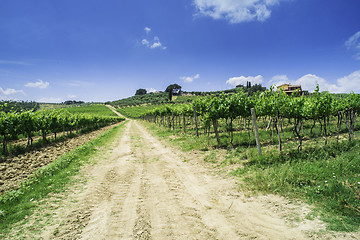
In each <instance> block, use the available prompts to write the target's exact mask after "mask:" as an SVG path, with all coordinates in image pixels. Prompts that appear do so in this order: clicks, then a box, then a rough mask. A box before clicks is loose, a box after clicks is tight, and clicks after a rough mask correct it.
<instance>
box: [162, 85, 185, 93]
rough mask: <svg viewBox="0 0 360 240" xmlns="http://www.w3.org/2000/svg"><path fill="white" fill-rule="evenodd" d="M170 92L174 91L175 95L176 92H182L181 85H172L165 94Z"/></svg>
mask: <svg viewBox="0 0 360 240" xmlns="http://www.w3.org/2000/svg"><path fill="white" fill-rule="evenodd" d="M170 91H172V92H173V93H174V92H175V91H177V92H178V91H181V86H180V85H178V84H176V83H175V84H171V85H169V86H168V87H167V88H166V90H165V92H170Z"/></svg>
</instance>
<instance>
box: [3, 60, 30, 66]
mask: <svg viewBox="0 0 360 240" xmlns="http://www.w3.org/2000/svg"><path fill="white" fill-rule="evenodd" d="M0 64H11V65H25V66H31V65H32V64H30V63H27V62H22V61H9V60H0Z"/></svg>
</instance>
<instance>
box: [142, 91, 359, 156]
mask: <svg viewBox="0 0 360 240" xmlns="http://www.w3.org/2000/svg"><path fill="white" fill-rule="evenodd" d="M251 108H254V109H255V111H256V114H257V116H262V117H264V116H265V117H271V119H272V122H273V124H274V126H275V128H276V132H277V135H278V143H279V150H280V152H281V150H282V139H281V134H280V127H279V123H280V120H283V119H284V118H286V119H289V120H290V119H291V120H292V130H293V132H294V134H295V135H296V136H297V139H298V141H299V145H298V148H299V149H300V148H301V147H302V141H303V139H304V137H305V136H304V135H303V131H301V129H302V127H303V123H304V121H305V120H311V121H313V122H314V124H315V123H320V125H321V128H322V129H323V134H324V137H325V144H326V143H327V137H328V134H329V133H328V125H329V122H330V118H331V117H335V118H337V127H338V133H340V131H341V126H342V124H343V123H344V121H343V120H344V118H345V120H346V124H347V128H348V130H349V139H350V140H351V139H352V137H353V133H354V124H355V117H356V114H358V113H359V112H360V95H358V94H354V93H351V94H349V95H347V96H346V97H344V98H339V97H333V95H331V94H329V93H320V92H319V91H318V90H317V91H316V92H315V93H314V94H313V95H312V96H311V97H310V96H297V95H291V96H288V95H287V94H285V93H284V92H282V91H280V92H272V91H271V90H270V91H266V92H264V93H261V94H257V95H252V96H249V95H248V94H246V93H244V92H238V93H236V94H233V95H225V94H222V95H220V96H218V97H217V96H211V97H206V98H199V99H196V100H195V101H193V102H192V104H187V105H173V106H171V105H165V106H160V107H158V108H155V109H153V110H151V111H148V112H147V113H145V114H144V115H143V117H144V118H146V119H148V120H150V121H155V122H156V121H157V118H158V117H160V118H161V120H162V122H163V124H165V121H163V118H164V116H165V117H167V118H168V120H169V119H170V118H169V117H170V116H171V117H172V122H173V119H174V116H175V117H176V116H181V115H183V116H192V115H194V113H196V115H198V116H201V117H202V118H201V120H202V121H201V122H199V123H198V124H199V125H202V126H204V128H205V129H210V127H211V125H212V126H213V128H214V132H215V135H216V139H217V141H218V145H220V136H219V131H218V128H219V121H220V120H222V119H224V120H225V122H226V123H227V129H228V131H229V133H230V137H231V138H232V132H233V130H234V127H233V121H234V120H235V119H236V118H239V117H241V118H244V119H249V118H250V116H251V111H250V110H251ZM168 122H169V123H170V124H171V121H168ZM172 124H174V123H172ZM183 124H186V122H183Z"/></svg>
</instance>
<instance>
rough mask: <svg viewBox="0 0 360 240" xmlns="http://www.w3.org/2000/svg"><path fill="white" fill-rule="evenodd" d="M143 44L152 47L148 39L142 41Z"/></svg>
mask: <svg viewBox="0 0 360 240" xmlns="http://www.w3.org/2000/svg"><path fill="white" fill-rule="evenodd" d="M141 43H142V45H145V46H150V42H149V41H148V40H146V39H143V40H142V41H141Z"/></svg>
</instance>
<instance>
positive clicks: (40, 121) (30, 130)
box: [0, 110, 123, 154]
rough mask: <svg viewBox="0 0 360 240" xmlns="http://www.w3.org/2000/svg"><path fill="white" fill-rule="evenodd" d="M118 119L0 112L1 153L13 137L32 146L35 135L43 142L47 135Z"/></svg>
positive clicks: (60, 112) (52, 112)
mask: <svg viewBox="0 0 360 240" xmlns="http://www.w3.org/2000/svg"><path fill="white" fill-rule="evenodd" d="M122 120H123V118H120V117H102V116H95V115H94V116H92V115H87V114H70V113H69V112H68V111H66V110H47V111H37V112H33V111H24V112H9V113H5V112H0V135H1V138H2V145H3V153H5V154H7V153H8V149H7V145H8V140H9V138H11V137H13V136H19V135H24V136H26V137H27V139H28V143H27V145H28V146H30V145H32V142H33V139H32V137H33V136H34V135H35V133H38V132H39V133H41V136H42V139H43V141H44V142H46V141H47V139H46V136H47V135H48V134H49V133H54V136H55V138H56V133H59V132H63V133H64V135H65V132H70V133H71V132H72V131H80V130H84V129H89V128H91V129H97V128H100V127H103V126H106V125H109V124H112V123H116V122H120V121H122Z"/></svg>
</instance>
